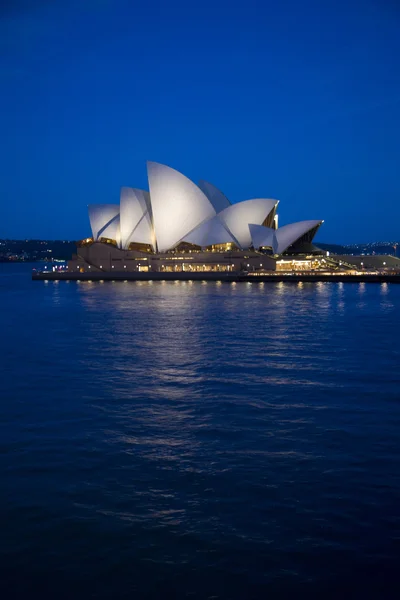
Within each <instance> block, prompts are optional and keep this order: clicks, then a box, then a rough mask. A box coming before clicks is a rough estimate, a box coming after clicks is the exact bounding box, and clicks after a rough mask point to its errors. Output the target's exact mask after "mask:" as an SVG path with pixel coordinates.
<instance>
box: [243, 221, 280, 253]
mask: <svg viewBox="0 0 400 600" xmlns="http://www.w3.org/2000/svg"><path fill="white" fill-rule="evenodd" d="M249 229H250V235H251V239H252V242H253V246H254V248H261V247H262V246H271V248H273V245H274V239H275V229H271V228H270V227H264V226H263V225H255V224H254V223H250V224H249Z"/></svg>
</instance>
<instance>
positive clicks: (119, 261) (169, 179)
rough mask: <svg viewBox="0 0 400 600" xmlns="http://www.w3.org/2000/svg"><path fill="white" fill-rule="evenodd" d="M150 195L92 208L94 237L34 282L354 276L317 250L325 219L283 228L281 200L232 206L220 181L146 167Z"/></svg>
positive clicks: (127, 192) (131, 194) (127, 191)
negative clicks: (218, 184) (64, 263)
mask: <svg viewBox="0 0 400 600" xmlns="http://www.w3.org/2000/svg"><path fill="white" fill-rule="evenodd" d="M147 174H148V183H149V190H141V189H137V188H132V187H123V188H121V192H120V202H119V204H90V205H89V207H88V210H89V220H90V226H91V230H92V236H91V237H88V238H86V239H83V240H82V241H80V242H79V243H78V244H77V254H76V255H74V256H73V258H72V260H70V261H69V262H68V266H67V268H66V269H65V270H63V271H60V270H56V271H53V272H47V273H45V272H42V273H36V274H33V278H34V279H45V278H47V279H75V280H106V279H123V280H142V279H144V280H146V279H147V280H150V279H164V280H167V279H201V280H204V279H214V280H234V279H236V280H238V279H239V280H240V279H243V278H244V279H246V278H247V279H249V278H252V279H256V278H258V280H260V279H259V278H263V279H267V278H268V279H270V280H271V279H272V280H275V281H276V277H277V276H281V277H287V276H289V277H290V276H291V277H292V278H293V276H294V275H300V276H302V277H303V278H304V276H305V275H310V276H313V277H314V278H315V276H316V275H319V278H321V277H322V275H323V274H325V276H326V275H334V274H338V273H339V272H341V273H346V274H347V275H349V274H351V273H352V266H351V265H350V264H349V265H347V264H345V263H343V262H341V263H340V264H339V262H336V261H335V260H334V259H333V258H331V257H329V253H327V252H324V251H322V250H320V249H319V248H317V247H316V246H314V245H313V243H312V241H313V238H314V236H315V234H316V233H317V231H318V229H319V227H320V226H321V224H322V223H323V221H322V220H320V219H317V220H307V221H299V222H297V223H291V224H290V225H285V226H283V227H278V214H277V207H278V204H279V201H278V200H275V199H270V198H252V199H249V200H243V201H241V202H237V203H235V204H231V203H230V201H229V200H228V198H227V197H226V196H225V195H224V194H223V193H222V192H221V191H220V190H219V189H217V188H216V187H215V186H214V185H213V184H211V183H208V182H207V181H200V182H199V184H198V185H196V184H194V183H193V182H192V181H190V180H189V179H188V178H187V177H185V176H184V175H182V173H179V172H178V171H176V170H175V169H172V168H171V167H168V166H166V165H162V164H159V163H156V162H148V163H147Z"/></svg>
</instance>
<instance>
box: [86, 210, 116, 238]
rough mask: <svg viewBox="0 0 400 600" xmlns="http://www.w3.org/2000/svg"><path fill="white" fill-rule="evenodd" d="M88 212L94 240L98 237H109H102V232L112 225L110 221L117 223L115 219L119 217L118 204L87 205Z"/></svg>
mask: <svg viewBox="0 0 400 600" xmlns="http://www.w3.org/2000/svg"><path fill="white" fill-rule="evenodd" d="M88 212H89V220H90V227H91V229H92V234H93V239H94V240H97V239H98V238H99V237H109V236H108V235H107V236H106V235H104V230H105V229H106V228H107V227H108V226H110V225H112V221H114V222H115V221H118V223H119V219H117V217H118V215H119V205H118V204H89V206H88ZM112 239H116V238H112Z"/></svg>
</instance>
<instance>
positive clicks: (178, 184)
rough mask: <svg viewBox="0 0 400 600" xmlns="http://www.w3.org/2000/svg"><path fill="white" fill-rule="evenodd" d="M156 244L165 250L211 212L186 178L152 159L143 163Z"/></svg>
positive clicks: (195, 187) (196, 188)
mask: <svg viewBox="0 0 400 600" xmlns="http://www.w3.org/2000/svg"><path fill="white" fill-rule="evenodd" d="M147 173H148V178H149V186H150V199H151V208H152V212H153V224H154V231H155V236H156V239H157V247H158V251H159V252H165V251H166V250H169V249H170V248H173V247H174V246H176V244H177V243H178V242H180V241H181V240H182V239H184V238H185V236H186V235H187V234H188V233H190V232H191V231H193V229H195V227H197V226H198V225H200V224H201V223H203V222H204V221H206V220H207V219H209V218H211V217H213V216H214V215H215V209H214V207H213V206H212V204H211V202H210V201H209V200H208V198H207V196H206V195H205V194H204V193H203V192H202V191H201V190H200V188H198V187H197V185H195V184H194V183H193V182H192V181H190V179H188V178H187V177H185V176H184V175H182V174H181V173H179V172H178V171H175V169H171V167H167V166H166V165H161V164H159V163H155V162H148V163H147Z"/></svg>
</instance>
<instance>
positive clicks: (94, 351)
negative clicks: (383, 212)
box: [0, 265, 400, 600]
mask: <svg viewBox="0 0 400 600" xmlns="http://www.w3.org/2000/svg"><path fill="white" fill-rule="evenodd" d="M0 308H1V312H0V321H1V347H2V354H1V372H2V374H1V404H0V419H1V420H0V434H1V437H0V451H1V453H0V469H1V472H0V475H1V479H0V483H1V490H0V519H1V521H0V525H1V529H0V532H1V537H0V550H1V563H0V564H1V568H0V575H1V577H0V588H1V590H2V594H1V598H4V599H8V598H33V597H35V598H42V599H53V598H54V599H60V598H63V599H64V598H73V599H74V600H76V599H79V600H80V599H81V598H82V599H83V598H85V599H86V598H99V599H104V598H107V599H108V598H110V599H113V598H124V599H125V598H150V599H153V598H193V599H197V598H220V599H224V600H225V599H235V600H236V599H246V598H269V599H276V598H286V597H287V598H298V597H307V598H309V597H313V598H314V597H315V598H327V597H329V598H366V597H371V598H392V597H393V598H394V597H398V596H397V595H398V594H399V591H400V586H399V584H398V569H399V567H400V518H399V517H400V448H399V433H400V369H399V367H400V352H399V338H400V286H398V287H396V286H395V285H387V284H381V285H379V284H340V283H339V284H333V283H324V284H303V285H301V284H283V283H278V284H265V285H263V284H257V283H253V284H247V283H237V284H227V283H222V284H221V283H200V282H198V283H189V282H180V283H161V282H158V283H144V282H143V283H124V282H118V283H104V284H101V283H81V284H78V283H66V282H61V283H47V284H45V283H42V282H31V281H30V270H29V267H26V266H23V265H22V266H18V265H17V266H14V267H13V266H9V265H3V266H0Z"/></svg>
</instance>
